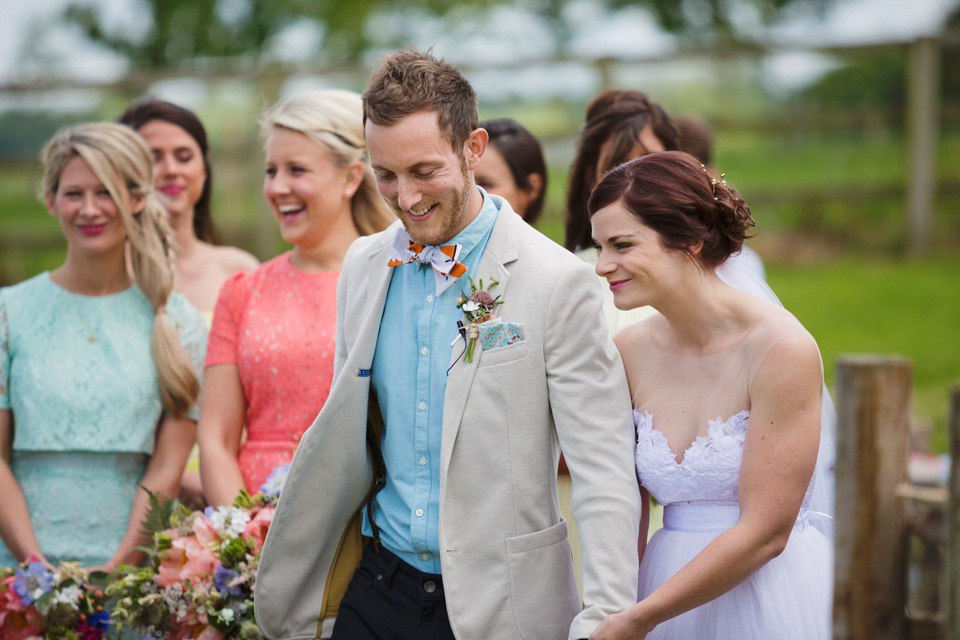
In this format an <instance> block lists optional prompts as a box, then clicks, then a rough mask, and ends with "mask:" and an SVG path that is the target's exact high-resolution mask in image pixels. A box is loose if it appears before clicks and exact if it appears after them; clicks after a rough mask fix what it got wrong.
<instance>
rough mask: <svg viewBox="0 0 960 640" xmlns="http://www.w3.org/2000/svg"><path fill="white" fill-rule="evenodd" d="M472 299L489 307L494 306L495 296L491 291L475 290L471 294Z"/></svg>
mask: <svg viewBox="0 0 960 640" xmlns="http://www.w3.org/2000/svg"><path fill="white" fill-rule="evenodd" d="M470 299H471V300H473V301H474V302H476V303H477V304H479V305H481V306H484V307H487V308H490V307H492V306H493V296H492V295H490V292H489V291H474V292H473V293H471V294H470Z"/></svg>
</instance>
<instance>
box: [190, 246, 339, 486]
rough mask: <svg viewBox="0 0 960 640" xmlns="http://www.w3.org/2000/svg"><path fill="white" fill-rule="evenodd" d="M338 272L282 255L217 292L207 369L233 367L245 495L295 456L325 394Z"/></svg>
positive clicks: (330, 371) (330, 376) (332, 347)
mask: <svg viewBox="0 0 960 640" xmlns="http://www.w3.org/2000/svg"><path fill="white" fill-rule="evenodd" d="M339 275H340V272H339V271H333V272H324V273H304V272H302V271H300V270H298V269H297V268H296V267H294V266H293V264H291V262H290V254H289V253H285V254H283V255H281V256H278V257H276V258H274V259H273V260H270V261H269V262H266V263H264V264H263V265H261V266H260V267H259V268H258V269H256V270H255V271H250V272H246V273H237V274H235V275H233V276H232V277H231V278H230V279H229V280H227V282H226V283H225V284H224V285H223V288H222V289H221V290H220V297H219V299H218V300H217V306H216V309H215V310H214V315H213V327H212V328H211V329H210V343H209V347H208V348H207V360H206V364H205V366H206V367H211V366H213V365H218V364H234V365H236V366H237V369H238V371H239V374H240V382H241V385H242V386H243V395H244V398H245V399H246V402H247V406H246V426H247V437H246V440H245V441H244V443H243V444H242V445H241V447H240V454H239V463H240V472H241V473H242V474H243V482H244V485H245V487H246V489H247V490H248V491H250V492H255V491H257V490H258V489H259V487H260V485H262V484H263V483H264V481H265V480H266V479H267V476H269V475H270V472H271V471H273V469H275V468H276V467H278V466H279V465H281V464H284V463H287V462H290V461H291V460H292V459H293V452H294V449H296V446H297V443H298V442H299V441H300V436H301V435H303V432H304V431H306V430H307V427H309V426H310V425H311V424H313V420H314V418H316V417H317V414H318V413H319V412H320V409H321V408H322V407H323V404H324V402H326V400H327V396H328V395H329V393H330V384H331V383H332V382H333V355H334V350H335V348H336V323H337V278H338V277H339Z"/></svg>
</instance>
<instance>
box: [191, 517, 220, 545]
mask: <svg viewBox="0 0 960 640" xmlns="http://www.w3.org/2000/svg"><path fill="white" fill-rule="evenodd" d="M193 533H194V535H196V536H197V540H199V541H200V544H202V545H203V546H205V547H210V546H220V535H219V534H218V533H217V530H216V529H214V528H213V524H212V523H211V522H210V520H208V519H207V517H206V516H202V517H198V518H197V519H196V520H194V521H193Z"/></svg>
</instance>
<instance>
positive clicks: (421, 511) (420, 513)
mask: <svg viewBox="0 0 960 640" xmlns="http://www.w3.org/2000/svg"><path fill="white" fill-rule="evenodd" d="M417 517H418V518H422V517H423V509H417Z"/></svg>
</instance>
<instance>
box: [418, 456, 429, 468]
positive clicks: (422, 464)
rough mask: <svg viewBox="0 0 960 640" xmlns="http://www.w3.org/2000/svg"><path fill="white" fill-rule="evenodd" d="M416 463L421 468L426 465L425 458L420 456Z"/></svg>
mask: <svg viewBox="0 0 960 640" xmlns="http://www.w3.org/2000/svg"><path fill="white" fill-rule="evenodd" d="M418 462H419V463H420V466H421V467H422V466H424V465H425V464H427V458H426V456H420V460H418Z"/></svg>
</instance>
